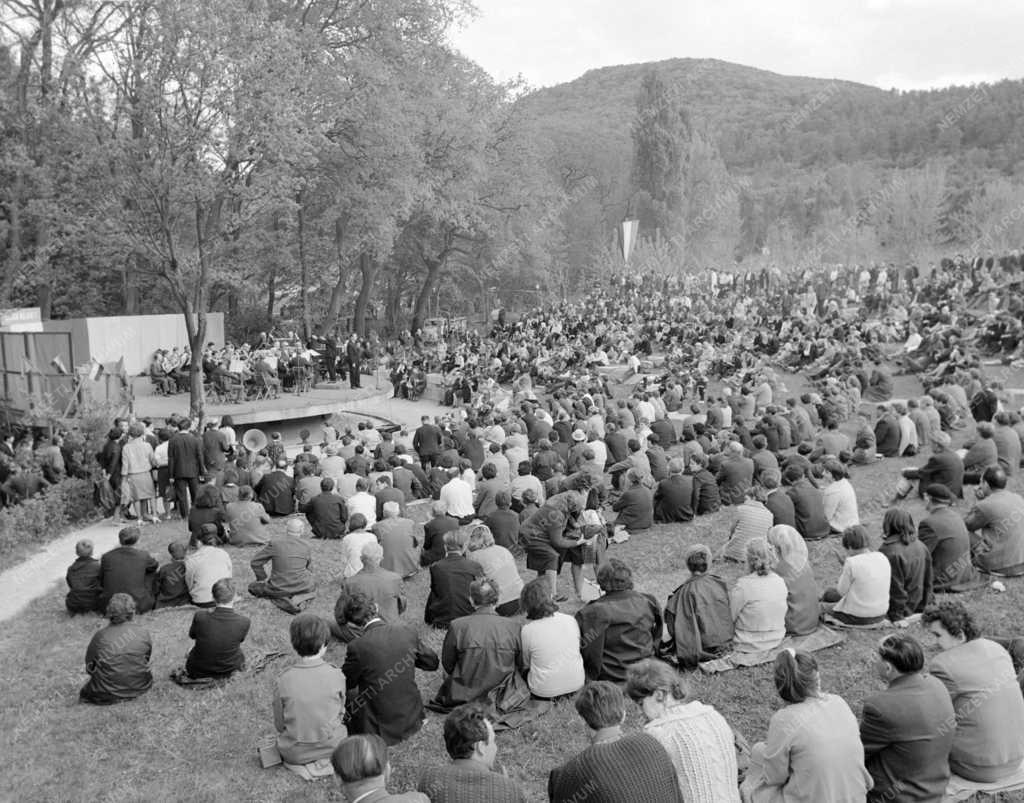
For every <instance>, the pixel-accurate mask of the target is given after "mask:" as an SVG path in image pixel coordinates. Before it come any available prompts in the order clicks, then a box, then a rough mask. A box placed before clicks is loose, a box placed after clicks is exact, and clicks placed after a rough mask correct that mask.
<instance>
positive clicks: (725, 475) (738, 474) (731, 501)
mask: <svg viewBox="0 0 1024 803" xmlns="http://www.w3.org/2000/svg"><path fill="white" fill-rule="evenodd" d="M753 483H754V461H753V460H751V459H750V458H749V457H744V456H743V444H741V443H740V442H739V441H732V442H731V443H730V444H729V445H728V446H727V447H726V455H725V459H724V460H723V461H722V465H721V467H719V469H718V492H719V494H720V495H721V497H722V504H723V505H738V504H740V503H741V502H742V501H743V500H744V499H745V498H746V493H747V489H748V488H749V487H750V486H751V485H753Z"/></svg>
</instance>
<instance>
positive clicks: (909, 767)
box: [860, 673, 956, 803]
mask: <svg viewBox="0 0 1024 803" xmlns="http://www.w3.org/2000/svg"><path fill="white" fill-rule="evenodd" d="M955 717H956V714H955V713H954V710H953V703H952V701H951V700H950V697H949V692H947V691H946V687H945V686H943V685H942V682H941V681H939V680H938V679H936V678H934V677H931V676H928V675H921V674H919V673H914V674H911V675H904V676H902V677H898V678H895V679H894V680H893V681H892V683H890V684H889V688H888V689H886V690H885V691H881V692H878V693H877V694H873V695H871V696H870V697H868V698H867V699H865V700H864V714H863V717H862V719H861V724H860V738H861V742H863V744H864V759H865V762H864V763H865V766H866V767H867V770H868V772H869V773H871V777H872V778H873V779H874V782H875V785H874V788H873V789H872V790H871V791H870V792H869V793H868V801H870V803H881V801H891V802H892V803H917V801H921V803H924V801H929V802H930V801H937V800H941V799H943V795H944V794H945V791H946V785H947V783H948V782H949V775H950V771H949V751H950V748H951V747H952V746H953V737H954V735H955V734H956V728H951V727H949V723H951V722H954V721H955Z"/></svg>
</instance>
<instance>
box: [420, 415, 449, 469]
mask: <svg viewBox="0 0 1024 803" xmlns="http://www.w3.org/2000/svg"><path fill="white" fill-rule="evenodd" d="M443 440H444V436H443V434H442V433H441V429H440V428H439V427H437V426H435V425H434V424H432V423H430V416H428V415H425V416H423V417H422V418H421V419H420V426H419V429H417V430H416V432H415V434H414V435H413V436H412V448H413V449H415V450H416V454H418V455H419V456H420V465H422V466H423V469H424V470H426V469H428V468H430V467H431V466H433V465H434V463H435V462H436V461H437V456H438V455H439V454H440V453H441V444H442V442H443Z"/></svg>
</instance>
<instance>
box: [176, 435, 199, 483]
mask: <svg viewBox="0 0 1024 803" xmlns="http://www.w3.org/2000/svg"><path fill="white" fill-rule="evenodd" d="M167 470H168V473H169V474H170V477H171V479H178V478H181V479H190V478H192V477H201V476H203V475H204V474H205V473H206V463H205V462H204V460H203V447H202V444H201V443H200V442H199V438H197V437H196V436H195V435H193V434H192V433H191V432H178V433H177V434H176V435H173V436H172V437H171V439H170V441H168V443H167Z"/></svg>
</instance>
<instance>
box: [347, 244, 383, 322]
mask: <svg viewBox="0 0 1024 803" xmlns="http://www.w3.org/2000/svg"><path fill="white" fill-rule="evenodd" d="M359 272H360V273H361V274H362V284H360V286H359V296H358V297H357V298H356V308H355V310H354V311H353V313H352V328H353V329H354V330H355V333H356V334H357V335H359V336H360V337H365V336H366V308H367V306H368V305H369V303H370V296H371V295H372V294H373V283H374V280H375V279H376V278H377V263H376V262H375V261H374V260H372V259H370V255H369V254H367V253H366V252H365V251H364V252H363V253H362V254H360V255H359Z"/></svg>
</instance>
